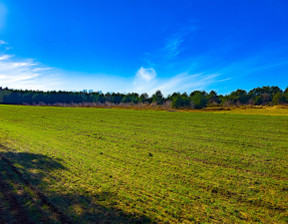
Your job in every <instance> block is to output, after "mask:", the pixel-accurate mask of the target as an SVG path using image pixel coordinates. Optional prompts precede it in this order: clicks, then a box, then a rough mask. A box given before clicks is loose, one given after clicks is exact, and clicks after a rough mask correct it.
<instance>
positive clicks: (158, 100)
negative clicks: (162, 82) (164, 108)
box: [152, 90, 164, 105]
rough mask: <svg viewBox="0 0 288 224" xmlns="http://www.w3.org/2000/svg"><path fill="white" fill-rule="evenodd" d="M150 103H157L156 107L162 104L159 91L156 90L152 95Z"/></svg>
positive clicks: (161, 95) (162, 100)
mask: <svg viewBox="0 0 288 224" xmlns="http://www.w3.org/2000/svg"><path fill="white" fill-rule="evenodd" d="M152 102H155V103H157V105H161V104H163V103H164V97H163V94H162V93H161V91H160V90H157V91H156V93H155V94H153V95H152Z"/></svg>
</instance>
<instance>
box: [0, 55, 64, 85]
mask: <svg viewBox="0 0 288 224" xmlns="http://www.w3.org/2000/svg"><path fill="white" fill-rule="evenodd" d="M50 69H52V68H47V67H43V66H41V64H40V63H37V62H36V61H35V60H33V59H22V60H19V59H15V58H14V57H13V55H2V56H0V86H2V87H6V86H7V87H9V88H15V89H41V90H52V89H60V88H59V87H60V84H61V82H60V79H59V75H57V74H55V73H57V71H56V70H54V71H53V73H52V74H49V73H47V71H48V70H50Z"/></svg>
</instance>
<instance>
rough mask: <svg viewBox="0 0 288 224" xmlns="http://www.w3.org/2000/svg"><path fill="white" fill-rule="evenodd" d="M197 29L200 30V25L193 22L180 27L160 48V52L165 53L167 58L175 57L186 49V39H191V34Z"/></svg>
mask: <svg viewBox="0 0 288 224" xmlns="http://www.w3.org/2000/svg"><path fill="white" fill-rule="evenodd" d="M196 30H198V27H197V26H195V25H191V24H190V25H188V26H183V27H181V28H179V30H178V31H177V32H176V33H174V34H173V35H171V36H170V37H169V38H168V39H167V40H166V44H165V46H164V48H162V49H161V50H160V51H161V52H160V53H161V54H163V55H164V58H165V59H166V60H167V59H173V58H175V57H176V56H178V55H179V54H180V53H181V51H183V50H184V49H185V46H183V45H184V42H185V40H186V39H187V38H189V39H191V34H192V33H193V32H194V31H196Z"/></svg>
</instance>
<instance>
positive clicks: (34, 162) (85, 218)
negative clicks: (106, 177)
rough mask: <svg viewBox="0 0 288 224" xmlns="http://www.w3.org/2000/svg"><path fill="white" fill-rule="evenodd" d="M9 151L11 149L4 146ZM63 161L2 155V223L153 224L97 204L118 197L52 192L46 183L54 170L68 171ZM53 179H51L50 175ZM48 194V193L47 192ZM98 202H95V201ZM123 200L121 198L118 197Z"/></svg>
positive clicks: (105, 193)
mask: <svg viewBox="0 0 288 224" xmlns="http://www.w3.org/2000/svg"><path fill="white" fill-rule="evenodd" d="M0 148H2V149H4V150H5V151H6V150H7V148H5V147H4V146H2V145H0ZM65 169H66V168H65V167H64V166H63V165H62V164H61V160H59V159H54V158H50V157H48V156H45V155H39V154H31V153H17V152H11V151H9V152H7V151H6V152H3V151H2V152H0V217H1V219H0V222H1V223H152V222H153V221H152V220H150V219H149V218H147V217H145V216H141V215H137V214H136V215H135V214H129V213H127V212H124V211H122V210H120V209H117V208H113V205H111V206H109V207H108V206H107V207H105V206H103V205H100V203H99V204H96V203H95V201H98V202H101V201H105V200H109V201H116V200H113V199H117V197H118V196H117V195H115V194H112V193H110V192H103V193H100V194H94V195H91V196H90V195H89V197H88V196H87V195H81V194H79V193H77V194H76V193H73V194H64V193H62V192H60V193H59V192H51V191H49V190H47V189H48V187H49V183H48V182H47V181H46V180H47V179H48V178H47V179H46V177H48V175H49V173H50V172H51V171H53V170H65ZM50 177H51V176H50ZM44 192H45V193H46V194H45V193H44ZM93 199H94V200H93ZM118 199H119V198H118Z"/></svg>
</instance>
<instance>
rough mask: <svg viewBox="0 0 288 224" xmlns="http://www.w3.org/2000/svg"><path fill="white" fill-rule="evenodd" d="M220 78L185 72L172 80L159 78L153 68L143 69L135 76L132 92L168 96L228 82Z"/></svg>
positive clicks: (217, 75)
mask: <svg viewBox="0 0 288 224" xmlns="http://www.w3.org/2000/svg"><path fill="white" fill-rule="evenodd" d="M219 76H220V74H203V73H199V74H192V73H188V72H183V73H180V74H177V75H175V76H173V77H170V78H159V77H157V73H156V71H155V70H154V69H153V68H143V67H141V68H140V69H139V70H138V71H137V73H136V75H135V78H134V82H133V89H132V91H134V92H139V93H143V92H147V93H148V94H150V95H151V94H153V93H155V92H156V91H157V90H161V91H162V93H163V94H164V95H168V94H171V93H173V92H184V91H187V92H190V91H193V90H195V89H198V90H204V89H205V88H206V87H208V86H209V85H210V84H211V83H215V82H220V81H226V79H223V80H219V79H218V78H219Z"/></svg>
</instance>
